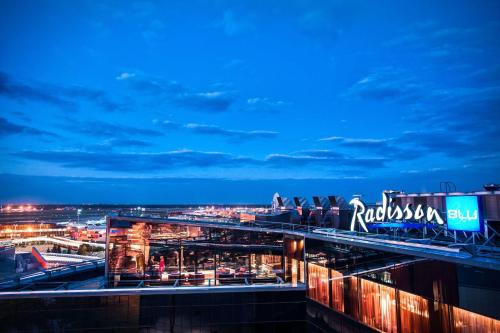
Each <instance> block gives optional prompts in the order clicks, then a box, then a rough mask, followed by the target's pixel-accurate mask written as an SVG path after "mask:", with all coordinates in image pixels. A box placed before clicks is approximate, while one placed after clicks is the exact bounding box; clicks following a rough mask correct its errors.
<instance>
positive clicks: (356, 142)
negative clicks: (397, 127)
mask: <svg viewBox="0 0 500 333" xmlns="http://www.w3.org/2000/svg"><path fill="white" fill-rule="evenodd" d="M319 141H326V142H334V143H338V144H340V145H342V146H345V147H353V148H387V147H388V145H389V143H390V142H391V141H392V139H359V138H346V137H341V136H331V137H326V138H321V139H319Z"/></svg>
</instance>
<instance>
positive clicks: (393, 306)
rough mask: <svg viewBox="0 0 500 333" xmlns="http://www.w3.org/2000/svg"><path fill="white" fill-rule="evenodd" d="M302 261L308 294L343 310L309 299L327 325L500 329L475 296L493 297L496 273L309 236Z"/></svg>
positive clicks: (413, 332)
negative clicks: (319, 308)
mask: <svg viewBox="0 0 500 333" xmlns="http://www.w3.org/2000/svg"><path fill="white" fill-rule="evenodd" d="M306 262H307V265H306V267H307V281H308V290H307V296H308V298H309V299H310V300H312V301H314V302H315V303H316V304H318V305H321V306H322V307H324V308H328V309H327V310H328V311H332V310H333V311H335V312H336V313H338V314H339V315H340V316H339V317H335V316H330V315H329V314H325V312H322V311H321V310H318V307H317V306H316V307H313V308H312V309H314V310H311V309H309V305H308V309H309V310H308V311H309V312H310V313H309V316H313V317H314V318H315V320H316V321H319V322H320V324H318V326H321V324H324V325H325V326H326V327H328V328H327V329H326V330H328V329H338V330H341V331H343V330H345V331H350V330H351V329H352V330H354V331H364V330H363V329H360V328H359V327H358V328H353V327H350V328H346V327H344V324H343V322H344V321H345V320H346V319H345V318H346V317H347V318H350V319H351V320H353V321H355V322H358V323H362V324H363V325H365V327H366V329H368V328H372V329H375V330H379V331H382V332H395V333H399V332H402V333H426V332H500V321H499V320H497V319H496V318H498V314H499V312H500V311H499V310H498V308H491V307H490V308H488V307H486V306H484V305H483V304H482V303H485V302H484V301H483V302H482V301H477V299H476V301H475V302H474V301H473V300H474V299H475V298H477V297H478V295H481V297H484V298H485V300H486V298H489V299H490V300H491V302H492V303H493V304H495V302H497V298H495V295H497V294H496V293H497V289H496V288H495V282H494V279H492V278H491V277H493V276H495V274H494V272H493V273H491V275H489V274H490V272H488V271H486V270H482V271H481V270H478V269H468V268H463V267H461V266H459V265H455V264H450V263H444V262H437V261H432V260H422V259H418V258H412V257H408V256H401V255H400V256H395V255H393V254H388V253H384V252H381V251H375V250H368V249H362V248H356V247H352V246H343V245H340V244H328V243H324V242H320V241H314V240H308V241H307V244H306ZM487 288H490V289H487ZM484 290H489V293H490V295H489V296H487V295H486V294H485V292H484ZM464 291H466V292H464ZM464 307H467V308H464ZM340 327H342V328H340Z"/></svg>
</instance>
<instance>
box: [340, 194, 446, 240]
mask: <svg viewBox="0 0 500 333" xmlns="http://www.w3.org/2000/svg"><path fill="white" fill-rule="evenodd" d="M349 204H351V205H352V206H354V214H353V216H352V220H351V231H354V230H355V226H356V222H357V223H359V225H360V226H361V228H363V230H364V231H366V232H368V228H367V227H366V224H367V223H383V222H386V221H388V220H389V221H390V220H396V221H401V220H407V221H422V220H423V222H422V223H428V222H436V223H438V224H441V225H442V224H444V221H443V219H442V218H441V216H440V215H439V212H438V211H437V210H436V209H435V208H432V207H426V208H425V209H424V208H423V207H422V205H417V207H416V208H415V209H413V208H412V206H411V204H407V205H406V206H405V207H404V208H401V207H400V206H398V205H396V204H395V203H394V202H393V198H391V197H389V194H388V193H385V192H384V193H382V205H381V206H379V207H376V208H366V205H365V204H364V203H363V201H361V200H360V199H359V198H354V199H352V200H351V201H350V202H349Z"/></svg>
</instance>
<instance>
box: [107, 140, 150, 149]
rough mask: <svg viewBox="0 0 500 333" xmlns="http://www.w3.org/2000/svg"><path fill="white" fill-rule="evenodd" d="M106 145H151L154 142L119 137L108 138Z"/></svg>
mask: <svg viewBox="0 0 500 333" xmlns="http://www.w3.org/2000/svg"><path fill="white" fill-rule="evenodd" d="M105 144H106V145H109V146H114V147H151V146H152V143H151V142H146V141H142V140H136V139H119V138H114V139H111V140H108V141H107V142H106V143H105Z"/></svg>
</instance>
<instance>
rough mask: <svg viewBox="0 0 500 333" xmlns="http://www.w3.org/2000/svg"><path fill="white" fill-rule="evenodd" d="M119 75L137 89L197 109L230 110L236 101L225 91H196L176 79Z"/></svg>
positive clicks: (207, 110) (127, 74)
mask: <svg viewBox="0 0 500 333" xmlns="http://www.w3.org/2000/svg"><path fill="white" fill-rule="evenodd" d="M118 77H120V78H121V79H120V81H126V82H127V83H128V84H129V86H130V87H131V88H132V89H134V90H136V91H139V92H141V93H144V94H147V95H149V96H154V97H157V98H160V100H162V99H163V100H166V101H169V102H170V103H173V104H175V105H178V106H181V107H184V108H188V109H191V110H195V111H205V112H222V111H226V110H228V109H229V107H230V106H231V105H232V104H233V103H234V101H235V97H234V96H233V95H232V94H230V93H228V92H225V91H217V90H209V91H201V92H200V91H199V92H196V91H193V90H191V89H187V88H185V87H184V86H182V85H181V84H179V83H178V82H176V81H166V80H164V79H161V78H155V77H147V76H139V75H131V74H130V73H122V74H120V75H119V76H118Z"/></svg>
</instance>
